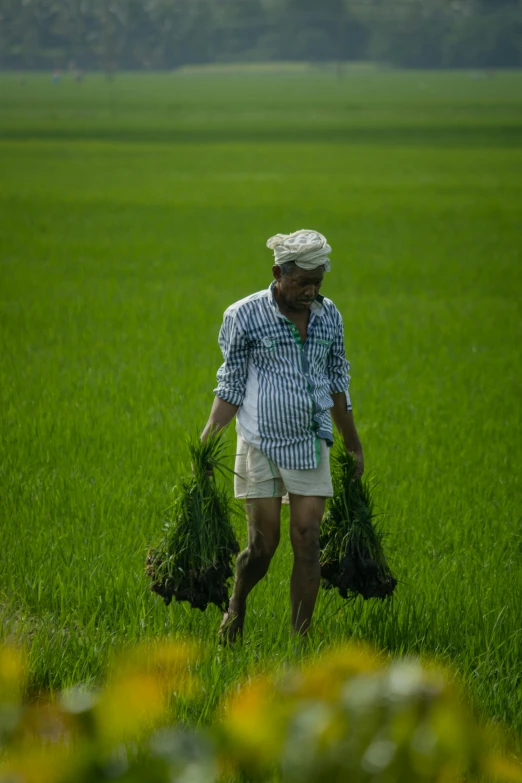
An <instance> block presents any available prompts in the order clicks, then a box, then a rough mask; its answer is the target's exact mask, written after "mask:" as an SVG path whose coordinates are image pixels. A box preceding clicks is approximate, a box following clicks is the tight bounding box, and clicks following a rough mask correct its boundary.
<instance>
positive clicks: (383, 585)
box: [320, 439, 397, 599]
mask: <svg viewBox="0 0 522 783" xmlns="http://www.w3.org/2000/svg"><path fill="white" fill-rule="evenodd" d="M331 469H332V482H333V488H334V496H333V498H329V499H328V501H327V504H326V513H325V516H324V518H323V521H322V524H321V543H320V546H321V577H322V585H323V587H324V588H325V589H327V590H328V589H330V588H332V587H337V588H338V590H339V594H340V595H341V597H342V598H349V597H350V598H353V599H355V597H356V596H357V595H362V597H363V598H364V599H367V598H386V597H387V596H390V595H392V593H393V591H394V589H395V586H396V584H397V580H396V579H395V577H394V576H393V574H392V572H391V570H390V568H389V566H388V563H387V562H386V558H385V556H384V551H383V547H382V538H383V534H382V531H381V530H380V529H379V527H377V526H376V525H375V523H374V517H375V514H374V510H373V499H372V490H371V486H370V484H369V483H368V482H367V481H363V480H362V479H360V478H355V471H356V462H355V460H354V458H353V457H352V455H351V454H350V453H349V452H348V451H347V450H346V447H345V445H344V443H343V442H342V440H340V439H336V442H335V444H334V446H333V448H332V460H331Z"/></svg>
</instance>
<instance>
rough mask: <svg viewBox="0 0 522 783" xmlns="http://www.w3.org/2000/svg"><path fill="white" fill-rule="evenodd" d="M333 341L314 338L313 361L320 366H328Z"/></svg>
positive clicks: (312, 344)
mask: <svg viewBox="0 0 522 783" xmlns="http://www.w3.org/2000/svg"><path fill="white" fill-rule="evenodd" d="M332 343H333V340H330V339H328V338H325V337H315V335H314V337H313V339H312V340H311V346H310V347H311V353H312V359H313V360H314V361H315V362H317V363H319V364H320V365H324V364H326V358H327V356H328V354H329V353H330V348H331V347H332Z"/></svg>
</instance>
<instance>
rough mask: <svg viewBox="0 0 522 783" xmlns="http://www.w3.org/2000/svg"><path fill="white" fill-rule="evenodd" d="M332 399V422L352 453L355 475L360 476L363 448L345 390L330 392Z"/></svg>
mask: <svg viewBox="0 0 522 783" xmlns="http://www.w3.org/2000/svg"><path fill="white" fill-rule="evenodd" d="M332 400H333V402H334V404H333V408H330V413H331V414H332V419H333V422H334V424H335V426H336V427H337V429H338V431H339V432H340V433H341V435H342V438H343V440H344V445H345V446H346V448H347V450H348V451H349V452H350V453H351V454H352V455H353V457H354V459H355V461H356V463H357V470H356V473H355V475H356V476H362V474H363V472H364V456H363V450H362V446H361V441H360V440H359V436H358V434H357V430H356V429H355V421H354V419H353V413H352V411H351V410H348V408H347V404H346V392H336V393H334V394H332Z"/></svg>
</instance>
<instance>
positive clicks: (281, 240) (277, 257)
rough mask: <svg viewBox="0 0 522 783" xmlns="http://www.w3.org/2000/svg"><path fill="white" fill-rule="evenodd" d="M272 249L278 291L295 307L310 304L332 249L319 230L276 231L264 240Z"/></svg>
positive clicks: (286, 301) (317, 291)
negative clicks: (277, 232) (290, 232)
mask: <svg viewBox="0 0 522 783" xmlns="http://www.w3.org/2000/svg"><path fill="white" fill-rule="evenodd" d="M266 245H267V247H269V248H270V249H271V250H273V251H274V261H275V264H274V266H273V267H272V273H273V275H274V278H275V280H276V287H277V293H278V295H280V296H281V297H282V299H283V301H284V303H285V304H286V305H287V306H288V307H290V308H291V309H294V310H305V309H307V308H309V307H310V305H311V304H312V302H313V300H314V299H315V297H316V296H317V294H318V293H319V289H320V287H321V283H322V281H323V277H324V273H325V272H329V271H330V259H329V258H328V254H329V253H331V251H332V248H331V247H330V245H329V244H328V242H327V241H326V237H324V236H323V235H322V234H319V232H318V231H307V230H306V229H301V231H294V233H293V234H276V235H275V236H273V237H271V238H270V239H269V240H268V242H267V243H266Z"/></svg>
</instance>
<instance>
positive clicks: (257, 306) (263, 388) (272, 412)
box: [214, 281, 351, 470]
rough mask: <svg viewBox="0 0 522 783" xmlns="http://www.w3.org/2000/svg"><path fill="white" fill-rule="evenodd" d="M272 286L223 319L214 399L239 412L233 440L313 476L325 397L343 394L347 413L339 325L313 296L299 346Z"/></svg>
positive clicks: (327, 427)
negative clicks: (236, 436) (237, 437)
mask: <svg viewBox="0 0 522 783" xmlns="http://www.w3.org/2000/svg"><path fill="white" fill-rule="evenodd" d="M274 285H275V281H273V282H272V283H271V285H270V287H269V288H268V289H267V290H265V291H260V292H259V293H257V294H252V295H251V296H247V297H246V298H245V299H241V300H240V301H239V302H236V303H235V304H233V305H231V306H230V307H229V308H228V309H227V310H226V311H225V315H224V318H223V325H222V327H221V330H220V333H219V345H220V348H221V351H222V353H223V359H224V361H223V364H222V365H221V367H220V368H219V370H218V373H217V381H218V386H217V388H216V389H214V394H216V395H217V396H218V397H219V398H220V399H222V400H225V401H226V402H229V403H231V404H232V405H238V406H240V408H239V411H238V413H237V420H236V426H237V430H238V433H239V434H240V435H241V436H242V437H243V438H244V440H246V441H247V443H250V444H251V445H252V446H255V447H256V448H258V449H260V451H262V452H263V453H264V454H266V456H267V457H269V458H270V459H271V460H272V461H273V462H274V463H275V464H276V465H278V466H279V467H281V468H286V469H289V470H306V469H310V468H316V467H317V466H318V465H319V459H320V441H319V438H324V439H325V440H326V441H327V442H328V444H329V445H331V444H332V440H333V438H332V422H331V419H330V408H331V407H332V405H333V400H332V397H331V395H332V394H334V393H336V392H345V394H346V404H347V409H348V410H351V404H350V396H349V393H348V387H349V383H350V376H349V375H348V371H349V369H350V365H349V364H348V362H347V361H346V356H345V353H344V329H343V321H342V317H341V314H340V313H339V311H338V309H337V308H336V306H335V305H334V303H333V302H332V301H331V300H330V299H326V298H325V297H323V296H317V298H316V300H315V301H314V303H313V304H312V306H311V308H310V310H311V312H310V320H309V322H308V332H307V336H306V340H305V342H304V344H303V343H302V341H301V337H300V336H299V332H298V330H297V327H296V326H295V325H294V324H293V323H292V322H291V321H290V320H289V319H288V318H286V317H285V316H284V315H283V314H282V313H281V311H280V310H279V307H278V305H277V302H276V300H275V297H274V293H273V288H274Z"/></svg>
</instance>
